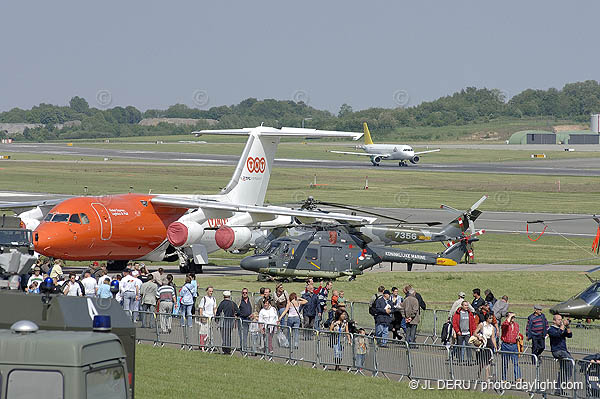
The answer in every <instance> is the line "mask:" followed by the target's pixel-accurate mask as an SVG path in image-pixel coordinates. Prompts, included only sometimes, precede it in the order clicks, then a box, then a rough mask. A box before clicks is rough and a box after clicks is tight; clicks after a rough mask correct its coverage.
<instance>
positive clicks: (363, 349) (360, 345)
mask: <svg viewBox="0 0 600 399" xmlns="http://www.w3.org/2000/svg"><path fill="white" fill-rule="evenodd" d="M358 334H359V335H358V337H357V338H356V359H355V360H356V368H357V369H358V370H359V371H361V370H362V369H363V367H365V357H366V356H367V339H366V338H365V330H364V328H360V329H359V330H358Z"/></svg>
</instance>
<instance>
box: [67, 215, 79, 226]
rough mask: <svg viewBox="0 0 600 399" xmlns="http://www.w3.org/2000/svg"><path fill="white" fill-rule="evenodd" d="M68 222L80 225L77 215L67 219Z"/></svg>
mask: <svg viewBox="0 0 600 399" xmlns="http://www.w3.org/2000/svg"><path fill="white" fill-rule="evenodd" d="M69 222H71V223H77V224H80V223H81V220H80V219H79V214H77V213H74V214H72V215H71V217H70V218H69Z"/></svg>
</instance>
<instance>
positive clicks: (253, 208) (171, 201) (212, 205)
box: [150, 196, 370, 223]
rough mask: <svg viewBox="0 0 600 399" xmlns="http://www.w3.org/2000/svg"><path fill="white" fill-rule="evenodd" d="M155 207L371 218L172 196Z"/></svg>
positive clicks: (351, 219)
mask: <svg viewBox="0 0 600 399" xmlns="http://www.w3.org/2000/svg"><path fill="white" fill-rule="evenodd" d="M150 201H151V202H152V204H153V205H158V206H166V207H171V208H187V209H195V208H203V209H216V210H223V211H230V212H232V213H233V212H248V213H253V214H268V215H287V216H296V217H305V218H316V219H333V220H345V221H349V222H361V223H368V222H369V221H370V218H367V217H363V216H352V215H346V214H343V213H333V212H316V211H303V210H299V209H291V208H286V207H281V206H267V205H264V206H257V205H240V204H232V203H226V202H216V201H208V200H202V199H189V198H181V197H171V196H157V197H154V198H152V199H151V200H150Z"/></svg>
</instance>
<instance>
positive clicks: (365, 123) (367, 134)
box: [363, 122, 373, 145]
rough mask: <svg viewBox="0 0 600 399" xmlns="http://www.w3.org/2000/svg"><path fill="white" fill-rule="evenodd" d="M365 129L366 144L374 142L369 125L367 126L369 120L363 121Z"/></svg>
mask: <svg viewBox="0 0 600 399" xmlns="http://www.w3.org/2000/svg"><path fill="white" fill-rule="evenodd" d="M363 130H364V134H365V145H371V144H373V140H372V139H371V132H369V126H367V122H363Z"/></svg>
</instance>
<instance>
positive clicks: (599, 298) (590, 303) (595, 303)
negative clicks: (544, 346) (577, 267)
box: [550, 274, 600, 320]
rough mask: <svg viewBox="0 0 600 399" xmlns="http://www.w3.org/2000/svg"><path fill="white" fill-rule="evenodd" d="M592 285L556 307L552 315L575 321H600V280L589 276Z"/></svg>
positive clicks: (553, 308)
mask: <svg viewBox="0 0 600 399" xmlns="http://www.w3.org/2000/svg"><path fill="white" fill-rule="evenodd" d="M586 276H587V278H589V279H590V281H591V282H592V285H590V286H589V287H587V288H586V289H585V290H583V291H582V292H581V293H579V294H577V295H575V296H573V297H571V298H569V299H568V300H566V301H564V302H561V303H559V304H557V305H554V306H553V307H552V308H551V309H550V313H552V314H559V315H561V316H564V317H570V318H573V319H578V320H582V319H590V320H596V319H600V280H599V279H594V278H592V277H590V276H589V275H587V274H586Z"/></svg>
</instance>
